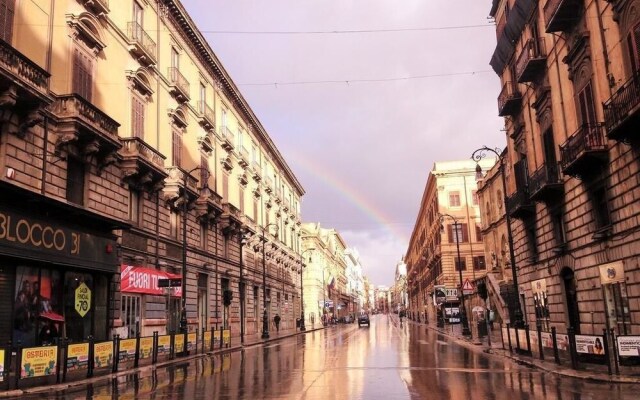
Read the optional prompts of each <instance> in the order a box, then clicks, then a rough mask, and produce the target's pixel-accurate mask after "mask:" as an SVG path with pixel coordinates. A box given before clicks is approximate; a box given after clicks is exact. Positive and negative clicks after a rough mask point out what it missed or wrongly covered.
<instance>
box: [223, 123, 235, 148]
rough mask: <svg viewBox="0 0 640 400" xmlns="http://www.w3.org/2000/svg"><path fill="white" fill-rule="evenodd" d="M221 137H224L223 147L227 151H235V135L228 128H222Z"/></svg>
mask: <svg viewBox="0 0 640 400" xmlns="http://www.w3.org/2000/svg"><path fill="white" fill-rule="evenodd" d="M220 135H221V136H222V147H223V148H224V149H225V150H227V151H231V150H233V133H232V132H231V130H230V129H229V127H228V126H223V127H222V128H220Z"/></svg>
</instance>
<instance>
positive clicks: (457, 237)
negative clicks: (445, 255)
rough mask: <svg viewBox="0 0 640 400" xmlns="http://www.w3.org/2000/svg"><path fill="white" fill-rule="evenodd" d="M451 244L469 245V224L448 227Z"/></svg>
mask: <svg viewBox="0 0 640 400" xmlns="http://www.w3.org/2000/svg"><path fill="white" fill-rule="evenodd" d="M447 229H448V235H447V236H448V238H449V243H456V242H459V243H467V242H468V241H469V232H468V230H467V224H451V225H449V226H448V227H447Z"/></svg>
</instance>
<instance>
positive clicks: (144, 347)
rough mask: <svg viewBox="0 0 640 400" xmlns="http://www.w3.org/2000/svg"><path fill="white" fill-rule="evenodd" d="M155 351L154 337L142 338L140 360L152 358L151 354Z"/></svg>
mask: <svg viewBox="0 0 640 400" xmlns="http://www.w3.org/2000/svg"><path fill="white" fill-rule="evenodd" d="M152 351H153V338H152V337H148V336H147V337H142V338H140V356H139V358H140V360H144V359H145V358H150V357H151V352H152Z"/></svg>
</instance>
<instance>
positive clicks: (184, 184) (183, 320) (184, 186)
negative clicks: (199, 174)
mask: <svg viewBox="0 0 640 400" xmlns="http://www.w3.org/2000/svg"><path fill="white" fill-rule="evenodd" d="M197 170H203V171H205V176H204V185H203V186H202V189H203V190H209V182H208V181H209V170H208V169H207V168H205V167H195V168H192V169H190V170H189V171H188V172H185V173H184V175H183V176H182V190H183V191H184V197H185V198H184V200H183V202H182V282H181V283H180V286H181V289H182V296H181V297H182V298H181V302H182V310H181V312H180V332H181V333H186V332H187V330H188V328H187V212H188V208H189V204H188V203H189V197H188V195H187V178H188V177H190V176H191V173H192V172H195V171H197Z"/></svg>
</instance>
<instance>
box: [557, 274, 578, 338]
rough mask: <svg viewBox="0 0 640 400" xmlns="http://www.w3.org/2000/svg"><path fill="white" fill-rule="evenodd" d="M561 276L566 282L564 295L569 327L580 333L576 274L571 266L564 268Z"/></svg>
mask: <svg viewBox="0 0 640 400" xmlns="http://www.w3.org/2000/svg"><path fill="white" fill-rule="evenodd" d="M560 277H561V278H562V282H563V283H564V295H565V299H566V302H567V316H568V317H569V327H570V328H573V330H574V332H575V333H576V334H580V311H579V309H578V296H577V289H576V280H575V274H574V272H573V270H572V269H571V268H563V269H562V271H560Z"/></svg>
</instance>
